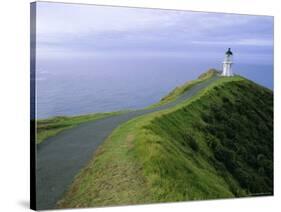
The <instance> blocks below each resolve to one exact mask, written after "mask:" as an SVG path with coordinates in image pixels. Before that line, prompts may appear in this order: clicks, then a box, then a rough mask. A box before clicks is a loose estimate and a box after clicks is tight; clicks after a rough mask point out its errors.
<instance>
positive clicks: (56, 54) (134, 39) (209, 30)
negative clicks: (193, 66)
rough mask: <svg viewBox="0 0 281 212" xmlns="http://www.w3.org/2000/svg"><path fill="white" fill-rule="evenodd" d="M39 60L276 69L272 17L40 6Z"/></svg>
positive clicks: (94, 7) (99, 7)
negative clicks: (227, 55)
mask: <svg viewBox="0 0 281 212" xmlns="http://www.w3.org/2000/svg"><path fill="white" fill-rule="evenodd" d="M36 33H37V37H36V39H37V59H38V60H51V59H54V60H59V59H65V60H67V59H70V60H73V59H79V58H90V59H97V60H98V59H108V58H127V59H128V58H141V57H150V58H153V57H169V58H173V57H176V58H186V59H189V60H200V59H202V58H205V59H207V60H218V61H220V60H221V59H222V58H223V53H224V52H225V51H226V49H227V48H228V47H231V49H232V51H233V53H234V58H235V60H236V61H239V62H240V63H255V64H273V17H270V16H250V15H234V14H223V13H205V12H190V11H175V10H157V9H140V8H126V7H109V6H106V7H105V6H94V5H82V4H63V3H47V2H39V3H37V25H36Z"/></svg>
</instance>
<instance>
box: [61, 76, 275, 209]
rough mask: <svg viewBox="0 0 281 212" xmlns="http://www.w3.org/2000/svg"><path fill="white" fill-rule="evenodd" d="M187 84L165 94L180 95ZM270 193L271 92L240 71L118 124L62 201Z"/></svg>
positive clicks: (118, 201) (79, 203)
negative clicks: (182, 99)
mask: <svg viewBox="0 0 281 212" xmlns="http://www.w3.org/2000/svg"><path fill="white" fill-rule="evenodd" d="M214 73H215V72H214V71H210V72H209V73H207V74H205V75H203V76H201V79H202V77H206V76H207V77H208V76H209V77H211V76H212V74H214ZM201 79H199V80H201ZM193 83H196V82H193ZM188 85H189V84H185V85H183V86H181V87H179V88H177V89H175V90H174V91H173V92H172V93H170V94H169V95H168V96H167V97H165V98H164V99H163V100H162V101H164V102H167V101H172V100H173V99H176V98H177V96H178V95H180V94H182V93H183V92H184V91H185V89H184V88H186V89H188ZM272 194H273V93H272V91H271V90H269V89H266V88H264V87H261V86H259V85H257V84H255V83H253V82H251V81H249V80H247V79H245V78H242V77H239V76H235V77H230V78H226V77H221V78H220V79H219V80H217V81H215V82H214V83H213V84H212V85H210V86H209V87H208V88H206V89H204V90H203V91H201V92H199V94H197V95H196V96H194V97H193V98H192V99H190V100H188V101H185V102H183V103H180V104H178V105H177V106H175V107H173V108H170V109H167V110H163V111H160V112H155V113H153V114H149V115H145V116H141V117H138V118H135V119H133V120H131V121H129V122H127V123H125V124H122V125H121V126H119V127H118V128H117V129H115V130H114V132H113V133H112V134H111V136H110V137H109V138H108V139H107V140H106V141H105V142H104V143H103V145H101V146H100V148H99V149H98V151H97V152H96V154H95V155H94V157H93V159H92V160H91V161H90V162H89V164H88V165H87V166H86V167H85V168H84V169H83V170H82V171H81V173H80V174H78V176H77V177H76V179H75V181H74V183H73V184H72V185H71V187H70V188H69V190H68V192H67V193H66V194H65V196H64V198H63V199H62V200H61V201H59V203H58V207H92V206H103V205H107V206H108V205H124V204H141V203H155V202H170V201H185V200H199V199H215V198H230V197H243V196H256V195H272Z"/></svg>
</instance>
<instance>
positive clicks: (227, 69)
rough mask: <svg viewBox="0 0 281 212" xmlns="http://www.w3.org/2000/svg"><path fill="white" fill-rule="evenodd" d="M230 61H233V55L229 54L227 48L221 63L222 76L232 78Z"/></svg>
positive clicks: (229, 51)
mask: <svg viewBox="0 0 281 212" xmlns="http://www.w3.org/2000/svg"><path fill="white" fill-rule="evenodd" d="M232 59H233V53H232V52H231V50H230V48H228V50H227V52H225V58H224V61H223V62H222V64H223V68H222V76H227V77H230V76H233V72H232V64H233V62H232Z"/></svg>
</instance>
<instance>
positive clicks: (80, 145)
mask: <svg viewBox="0 0 281 212" xmlns="http://www.w3.org/2000/svg"><path fill="white" fill-rule="evenodd" d="M218 78H219V77H218V76H214V77H212V78H211V79H209V80H207V81H204V82H202V83H199V84H197V85H195V86H193V87H192V88H191V89H189V90H188V91H186V92H185V93H184V94H182V95H181V96H180V97H179V98H178V99H176V100H175V101H173V102H170V103H167V104H165V105H162V106H159V107H156V108H152V109H143V110H136V111H131V112H128V113H124V114H120V115H116V116H111V117H108V118H104V119H100V120H97V121H90V122H86V123H83V124H80V125H79V126H77V127H75V128H72V129H68V130H66V131H64V132H62V133H60V134H58V135H57V136H55V137H51V138H49V139H47V140H46V141H44V142H43V143H42V144H39V145H37V152H36V154H37V155H36V157H37V161H36V174H37V176H36V203H37V204H36V206H37V209H38V210H43V209H53V208H54V207H55V205H56V202H57V201H58V200H59V199H60V198H62V196H63V194H64V192H66V190H67V188H68V186H69V185H70V184H71V183H72V182H73V180H74V177H75V175H76V174H78V173H79V171H80V170H81V169H82V168H83V167H84V166H85V165H86V164H87V162H88V161H89V160H90V159H91V158H92V156H93V154H94V152H95V151H96V149H97V148H98V146H99V145H100V144H101V143H102V142H103V141H104V140H105V139H106V137H107V136H109V135H110V133H111V132H112V131H113V130H114V129H115V128H116V127H117V126H118V125H120V124H122V123H124V122H126V121H128V120H130V119H132V118H135V117H137V116H140V115H144V114H148V113H152V112H155V111H160V110H164V109H167V108H170V107H173V106H175V105H177V104H178V103H180V102H183V101H184V100H186V99H189V98H191V97H192V96H193V95H195V94H196V93H197V92H198V91H200V90H202V89H204V88H206V87H207V86H208V85H210V84H211V83H212V82H214V81H215V80H217V79H218Z"/></svg>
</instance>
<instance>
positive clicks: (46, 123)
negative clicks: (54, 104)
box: [36, 112, 122, 144]
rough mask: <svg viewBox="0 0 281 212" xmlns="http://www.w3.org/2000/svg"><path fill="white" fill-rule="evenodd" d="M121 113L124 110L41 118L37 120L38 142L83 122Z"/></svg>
mask: <svg viewBox="0 0 281 212" xmlns="http://www.w3.org/2000/svg"><path fill="white" fill-rule="evenodd" d="M121 113H122V112H111V113H94V114H88V115H81V116H57V117H53V118H49V119H39V120H37V121H36V130H37V134H36V136H37V138H36V143H37V144H38V143H41V142H42V141H44V140H46V139H47V138H49V137H51V136H55V135H57V134H58V133H60V132H61V131H63V130H66V129H69V128H71V127H74V126H77V125H78V124H81V123H83V122H87V121H94V120H98V119H102V118H106V117H109V116H114V115H118V114H121Z"/></svg>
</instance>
